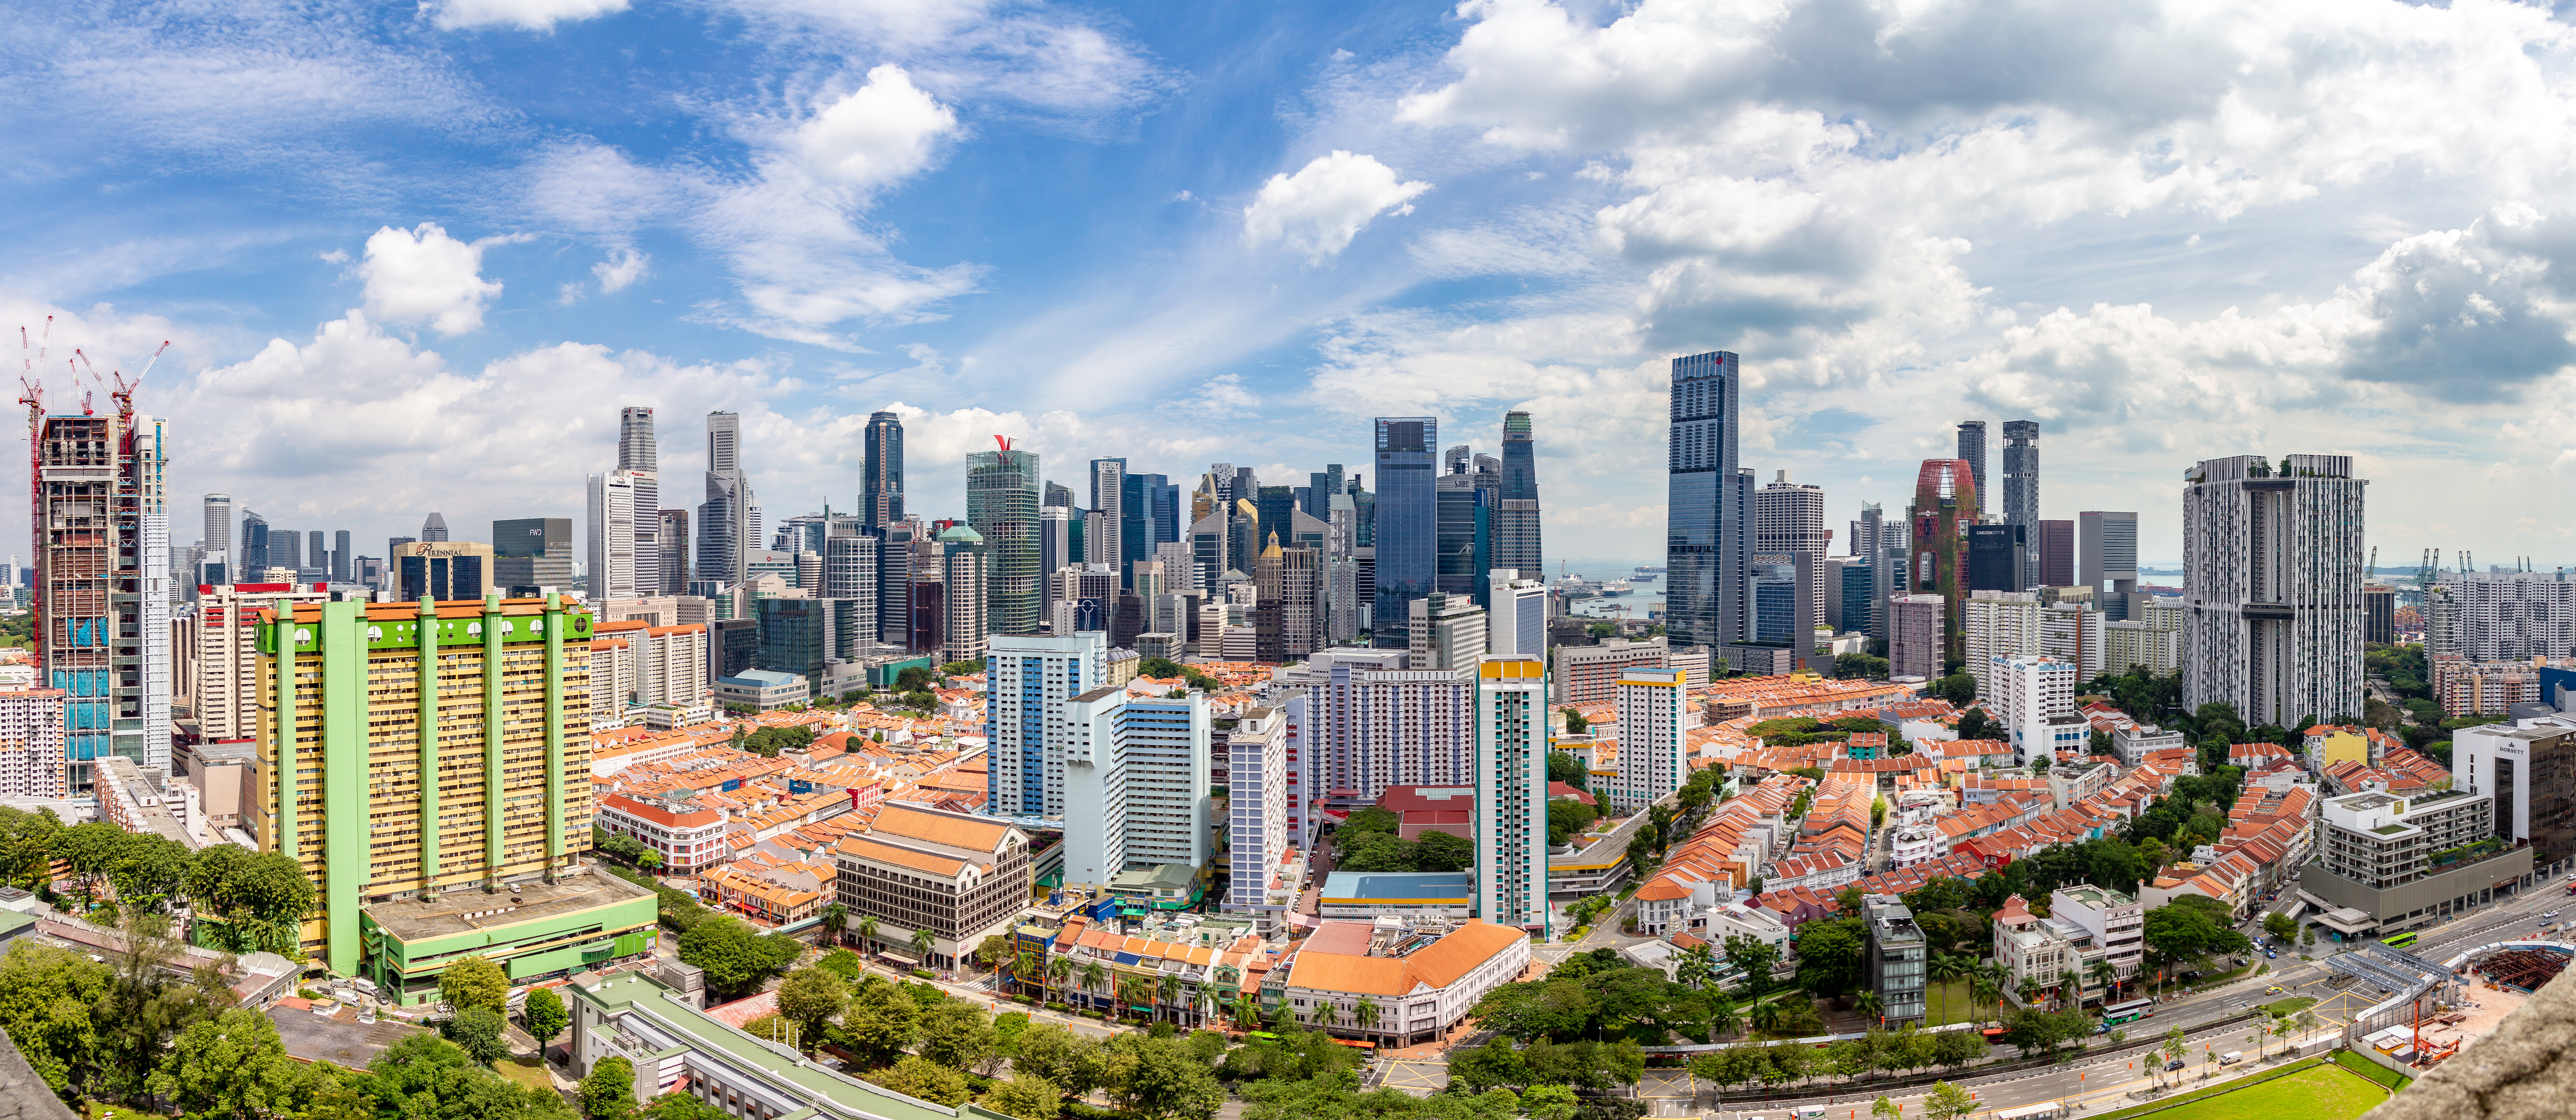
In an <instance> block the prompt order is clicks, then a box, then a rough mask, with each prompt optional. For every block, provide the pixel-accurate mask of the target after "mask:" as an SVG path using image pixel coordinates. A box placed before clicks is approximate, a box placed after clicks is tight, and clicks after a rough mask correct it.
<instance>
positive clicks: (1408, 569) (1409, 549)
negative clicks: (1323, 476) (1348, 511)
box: [1370, 416, 1440, 649]
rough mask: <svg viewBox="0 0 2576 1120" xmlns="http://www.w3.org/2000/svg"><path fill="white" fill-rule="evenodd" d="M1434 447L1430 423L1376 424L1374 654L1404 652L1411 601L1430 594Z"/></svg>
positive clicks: (1435, 432) (1436, 530)
mask: <svg viewBox="0 0 2576 1120" xmlns="http://www.w3.org/2000/svg"><path fill="white" fill-rule="evenodd" d="M1439 441H1440V421H1439V420H1438V419H1437V418H1435V417H1430V416H1381V417H1378V419H1377V506H1376V513H1375V521H1376V526H1377V529H1376V538H1377V539H1376V548H1377V594H1376V597H1375V600H1374V601H1373V602H1372V604H1371V607H1372V610H1371V612H1370V614H1371V619H1370V632H1371V634H1372V639H1371V640H1372V643H1373V644H1374V645H1376V646H1377V647H1378V648H1379V649H1406V648H1409V647H1410V645H1411V643H1412V611H1413V601H1414V600H1416V599H1419V598H1422V597H1424V596H1426V595H1429V594H1431V592H1432V589H1433V582H1434V581H1435V580H1436V579H1437V578H1438V576H1439V564H1438V562H1437V552H1438V550H1439V543H1440V541H1439V534H1440V507H1439V497H1438V492H1437V491H1436V490H1435V489H1434V486H1433V484H1434V483H1435V482H1436V481H1437V479H1436V478H1435V477H1434V476H1433V474H1432V470H1433V463H1434V460H1435V459H1436V457H1437V455H1438V452H1436V451H1434V450H1433V448H1435V447H1436V446H1438V444H1439Z"/></svg>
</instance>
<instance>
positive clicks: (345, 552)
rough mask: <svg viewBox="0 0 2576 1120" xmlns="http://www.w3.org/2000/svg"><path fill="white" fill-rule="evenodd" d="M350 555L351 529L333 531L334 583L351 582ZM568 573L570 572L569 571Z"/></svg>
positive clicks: (332, 562)
mask: <svg viewBox="0 0 2576 1120" xmlns="http://www.w3.org/2000/svg"><path fill="white" fill-rule="evenodd" d="M349 557H350V552H349V531H348V530H347V529H341V530H339V531H337V532H334V533H332V534H331V582H333V583H347V582H349V579H350V576H349ZM567 574H569V573H567Z"/></svg>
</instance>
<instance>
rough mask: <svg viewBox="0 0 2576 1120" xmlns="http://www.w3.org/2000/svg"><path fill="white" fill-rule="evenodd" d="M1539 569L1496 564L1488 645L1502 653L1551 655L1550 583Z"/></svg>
mask: <svg viewBox="0 0 2576 1120" xmlns="http://www.w3.org/2000/svg"><path fill="white" fill-rule="evenodd" d="M1536 577H1537V573H1535V572H1520V571H1514V570H1512V569H1508V568H1496V569H1494V572H1493V577H1492V578H1493V589H1492V590H1491V591H1488V592H1486V594H1485V601H1486V603H1488V604H1489V606H1488V607H1487V608H1486V615H1487V618H1486V626H1485V649H1486V650H1487V651H1488V652H1490V653H1492V654H1494V655H1496V656H1501V657H1537V658H1542V659H1544V658H1545V657H1546V656H1547V585H1546V584H1544V583H1541V582H1539V581H1538V579H1537V578H1536Z"/></svg>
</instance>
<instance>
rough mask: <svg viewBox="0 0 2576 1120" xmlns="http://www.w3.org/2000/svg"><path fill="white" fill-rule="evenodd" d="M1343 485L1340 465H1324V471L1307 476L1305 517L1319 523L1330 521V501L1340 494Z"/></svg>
mask: <svg viewBox="0 0 2576 1120" xmlns="http://www.w3.org/2000/svg"><path fill="white" fill-rule="evenodd" d="M1343 485H1345V483H1344V481H1343V479H1342V465H1341V464H1340V463H1326V464H1324V469H1322V470H1320V471H1315V472H1313V473H1311V474H1308V475H1307V476H1306V490H1307V492H1308V497H1307V501H1308V505H1307V507H1306V516H1308V517H1312V518H1315V519H1317V520H1319V521H1330V520H1332V516H1331V511H1332V505H1331V499H1332V496H1333V495H1335V494H1339V493H1341V492H1342V487H1343Z"/></svg>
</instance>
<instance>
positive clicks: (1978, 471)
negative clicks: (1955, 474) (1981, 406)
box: [1959, 420, 1986, 514]
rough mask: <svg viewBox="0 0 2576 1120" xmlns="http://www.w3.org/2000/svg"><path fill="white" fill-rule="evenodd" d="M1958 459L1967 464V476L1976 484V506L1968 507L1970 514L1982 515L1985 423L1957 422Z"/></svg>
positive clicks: (1981, 421)
mask: <svg viewBox="0 0 2576 1120" xmlns="http://www.w3.org/2000/svg"><path fill="white" fill-rule="evenodd" d="M1959 458H1960V459H1961V460H1962V461H1964V462H1966V463H1967V464H1968V474H1969V476H1970V477H1972V478H1974V479H1976V482H1977V490H1976V494H1975V498H1976V502H1977V504H1976V505H1974V506H1971V507H1969V508H1970V512H1973V513H1977V514H1983V513H1984V512H1985V511H1986V507H1985V501H1986V422H1985V421H1983V420H1961V421H1959Z"/></svg>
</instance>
